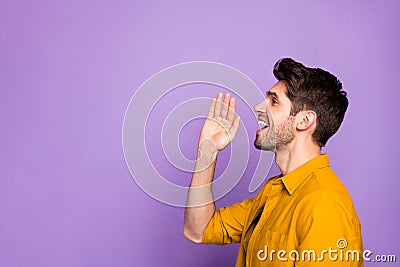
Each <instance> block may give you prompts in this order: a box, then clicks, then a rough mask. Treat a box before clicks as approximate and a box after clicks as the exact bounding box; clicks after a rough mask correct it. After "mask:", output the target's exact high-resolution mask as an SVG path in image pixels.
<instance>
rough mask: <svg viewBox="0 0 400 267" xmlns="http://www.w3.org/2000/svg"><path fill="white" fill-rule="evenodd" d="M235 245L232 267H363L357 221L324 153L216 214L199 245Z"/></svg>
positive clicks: (350, 203)
mask: <svg viewBox="0 0 400 267" xmlns="http://www.w3.org/2000/svg"><path fill="white" fill-rule="evenodd" d="M239 242H240V247H239V253H238V257H237V261H236V266H237V267H239V266H254V267H255V266H363V260H362V259H363V258H362V239H361V226H360V222H359V219H358V216H357V214H356V211H355V209H354V206H353V203H352V200H351V198H350V195H349V193H348V192H347V190H346V188H345V187H344V185H343V184H342V183H341V181H340V180H339V178H338V177H337V176H336V175H335V174H334V172H333V171H332V169H331V168H330V167H329V160H328V156H327V155H320V156H318V157H316V158H314V159H312V160H310V161H309V162H307V163H305V164H304V165H302V166H300V167H299V168H297V169H295V170H294V171H292V172H290V173H289V174H287V175H285V176H277V177H274V178H271V179H270V180H268V181H267V182H266V183H265V185H264V186H263V188H262V189H261V190H260V192H259V193H258V194H257V195H256V196H255V197H253V198H250V199H247V200H245V201H243V202H241V203H237V204H234V205H232V206H230V207H224V208H221V209H219V210H218V211H216V212H215V213H214V216H213V217H212V218H211V220H210V222H209V223H208V225H207V227H206V229H205V231H204V234H203V243H204V244H218V245H224V244H228V243H239Z"/></svg>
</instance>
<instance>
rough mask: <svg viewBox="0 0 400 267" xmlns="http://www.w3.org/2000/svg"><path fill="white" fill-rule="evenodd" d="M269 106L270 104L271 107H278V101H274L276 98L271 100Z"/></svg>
mask: <svg viewBox="0 0 400 267" xmlns="http://www.w3.org/2000/svg"><path fill="white" fill-rule="evenodd" d="M271 104H272V105H273V106H276V105H278V100H276V98H271Z"/></svg>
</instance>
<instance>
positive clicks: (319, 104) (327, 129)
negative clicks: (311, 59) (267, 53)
mask: <svg viewBox="0 0 400 267" xmlns="http://www.w3.org/2000/svg"><path fill="white" fill-rule="evenodd" d="M273 72H274V75H275V77H276V78H277V79H278V80H279V81H284V82H285V83H286V88H287V92H286V95H287V97H288V98H289V99H290V101H291V103H292V107H291V111H290V115H293V116H294V115H296V114H297V113H298V112H300V111H302V110H313V111H314V112H315V113H316V114H317V125H316V128H315V131H314V133H313V134H312V138H313V140H314V142H315V143H316V144H318V145H319V146H320V147H323V146H325V144H326V142H327V141H328V139H329V138H330V137H331V136H332V135H334V134H335V133H336V132H337V130H338V129H339V126H340V125H341V123H342V121H343V118H344V114H345V113H346V110H347V107H348V105H349V101H348V99H347V94H346V92H345V91H343V90H342V83H341V82H340V81H339V80H338V79H337V78H336V77H335V76H334V75H332V74H331V73H329V72H327V71H325V70H323V69H320V68H309V67H305V66H304V65H303V64H301V63H299V62H296V61H294V60H293V59H291V58H282V59H280V60H278V61H277V62H276V63H275V66H274V71H273Z"/></svg>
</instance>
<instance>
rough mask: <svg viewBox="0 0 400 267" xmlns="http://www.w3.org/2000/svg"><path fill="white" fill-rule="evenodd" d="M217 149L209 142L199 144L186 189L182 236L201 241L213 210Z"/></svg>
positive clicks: (197, 241)
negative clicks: (191, 175) (193, 169)
mask: <svg viewBox="0 0 400 267" xmlns="http://www.w3.org/2000/svg"><path fill="white" fill-rule="evenodd" d="M217 153H218V152H217V151H216V149H215V147H214V146H213V145H211V144H209V143H208V144H207V142H204V143H203V144H201V145H199V150H198V158H197V161H196V167H195V171H194V173H193V177H192V181H191V183H190V188H189V191H188V197H187V203H186V209H185V219H184V228H183V234H184V236H185V237H186V238H187V239H189V240H191V241H193V242H195V243H201V240H202V236H203V232H204V229H205V228H206V226H207V224H208V223H209V221H210V219H211V217H212V216H213V214H214V212H215V204H214V199H213V195H212V188H211V183H212V180H213V177H214V171H215V165H216V158H217Z"/></svg>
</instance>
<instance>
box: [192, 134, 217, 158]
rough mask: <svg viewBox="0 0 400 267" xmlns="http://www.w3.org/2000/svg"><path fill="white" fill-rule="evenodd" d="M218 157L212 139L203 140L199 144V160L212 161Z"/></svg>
mask: <svg viewBox="0 0 400 267" xmlns="http://www.w3.org/2000/svg"><path fill="white" fill-rule="evenodd" d="M217 155H218V150H217V147H216V145H215V143H214V142H213V141H212V140H210V139H203V140H201V141H200V142H199V148H198V153H197V158H198V159H199V158H200V157H202V158H206V159H209V160H212V159H214V158H216V157H217Z"/></svg>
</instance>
